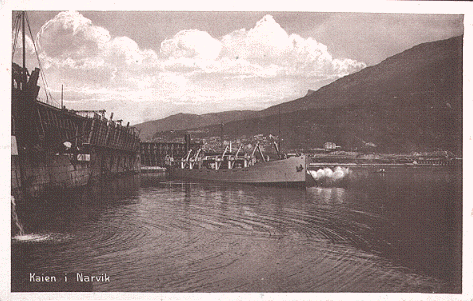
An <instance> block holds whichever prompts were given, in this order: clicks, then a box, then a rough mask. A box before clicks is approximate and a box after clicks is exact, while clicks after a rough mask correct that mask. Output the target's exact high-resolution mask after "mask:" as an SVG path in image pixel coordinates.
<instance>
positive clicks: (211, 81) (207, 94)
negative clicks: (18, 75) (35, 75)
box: [12, 11, 464, 124]
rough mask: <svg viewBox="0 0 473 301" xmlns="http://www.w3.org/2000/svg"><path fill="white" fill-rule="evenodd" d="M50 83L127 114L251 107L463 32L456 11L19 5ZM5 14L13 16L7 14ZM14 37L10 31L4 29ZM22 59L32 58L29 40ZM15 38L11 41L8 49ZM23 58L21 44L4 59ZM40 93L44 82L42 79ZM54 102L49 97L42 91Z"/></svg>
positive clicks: (68, 101) (75, 99) (78, 100)
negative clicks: (73, 8)
mask: <svg viewBox="0 0 473 301" xmlns="http://www.w3.org/2000/svg"><path fill="white" fill-rule="evenodd" d="M27 15H28V20H29V24H30V27H31V32H32V34H33V38H32V39H33V40H35V44H36V47H37V50H38V51H37V53H38V57H39V60H40V62H41V68H42V70H43V71H44V74H45V78H46V83H47V90H48V91H49V92H50V94H51V95H52V97H53V99H54V100H53V103H56V104H58V103H59V102H60V98H61V96H60V95H61V86H62V85H63V86H64V105H65V106H66V107H67V108H70V109H84V110H85V109H97V110H98V109H106V110H107V116H109V114H110V113H111V112H114V116H116V117H115V118H114V119H123V120H124V121H129V122H130V123H131V124H137V123H141V122H144V121H149V120H155V119H160V118H164V117H166V116H169V115H171V114H176V113H180V112H182V113H196V114H203V113H209V112H219V111H228V110H246V109H250V110H260V109H264V108H266V107H269V106H271V105H274V104H278V103H281V102H284V101H288V100H293V99H296V98H299V97H302V96H304V95H305V94H306V93H307V91H308V90H309V89H311V90H317V89H318V88H320V87H322V86H324V85H326V84H328V83H330V82H332V81H334V80H336V79H338V78H340V77H343V76H346V75H348V74H351V73H353V72H357V71H359V70H361V69H363V68H366V67H367V66H372V65H375V64H378V63H380V62H381V61H382V60H384V59H386V58H387V57H389V56H392V55H395V54H397V53H400V52H402V51H404V50H406V49H409V48H411V47H413V46H415V45H418V44H421V43H424V42H430V41H436V40H442V39H446V38H450V37H454V36H458V35H461V34H463V33H464V24H463V23H464V19H463V15H458V14H400V13H360V12H357V13H343V12H340V13H328V12H323V13H317V12H294V11H293V12H283V11H273V12H271V11H267V12H264V11H257V12H251V11H244V12H238V11H221V12H215V11H212V12H205V11H194V12H186V11H28V12H27ZM12 20H13V21H12V23H14V21H15V12H13V17H12ZM13 36H14V35H13ZM26 42H27V43H26V44H27V46H28V47H27V48H28V49H27V60H28V67H29V68H32V67H34V66H38V63H37V60H36V59H35V53H34V51H33V47H32V45H33V43H32V42H31V40H30V39H29V38H27V39H26ZM19 45H21V41H18V42H17V47H19ZM13 60H14V61H15V62H21V50H20V49H18V50H15V56H14V58H13ZM40 85H41V86H42V90H43V92H40V95H39V96H40V98H41V99H43V100H46V94H45V93H44V90H45V88H44V87H45V86H46V84H45V83H44V82H42V81H41V82H40ZM48 101H51V100H48Z"/></svg>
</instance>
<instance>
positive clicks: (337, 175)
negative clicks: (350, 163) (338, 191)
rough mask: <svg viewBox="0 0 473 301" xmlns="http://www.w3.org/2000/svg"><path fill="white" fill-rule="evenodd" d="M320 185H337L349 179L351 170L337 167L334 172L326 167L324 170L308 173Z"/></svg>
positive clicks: (309, 171)
mask: <svg viewBox="0 0 473 301" xmlns="http://www.w3.org/2000/svg"><path fill="white" fill-rule="evenodd" d="M307 172H308V173H309V174H310V175H311V176H312V178H313V179H314V180H315V182H316V183H317V184H318V185H336V184H338V183H340V182H341V181H342V180H346V179H348V177H349V175H350V174H351V170H350V169H349V168H347V167H340V166H337V167H335V168H334V169H333V170H332V169H330V168H328V167H325V168H323V169H318V170H317V171H315V170H308V171H307Z"/></svg>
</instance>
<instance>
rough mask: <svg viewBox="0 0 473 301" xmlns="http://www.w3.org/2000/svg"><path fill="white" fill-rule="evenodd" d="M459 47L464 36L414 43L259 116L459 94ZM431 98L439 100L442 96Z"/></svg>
mask: <svg viewBox="0 0 473 301" xmlns="http://www.w3.org/2000/svg"><path fill="white" fill-rule="evenodd" d="M462 47H463V36H460V37H455V38H451V39H447V40H442V41H437V42H430V43H424V44H420V45H417V46H415V47H413V48H411V49H408V50H406V51H404V52H402V53H399V54H397V55H394V56H392V57H389V58H387V59H386V60H384V61H382V62H381V63H379V64H377V65H375V66H371V67H367V68H365V69H363V70H360V71H358V72H357V73H354V74H351V75H348V76H345V77H343V78H340V79H338V80H336V81H334V82H333V83H331V84H329V85H327V86H324V87H322V88H320V89H319V90H317V91H315V92H312V91H309V93H308V94H307V95H306V96H304V97H302V98H299V99H296V100H293V101H289V102H285V103H282V104H279V105H276V106H272V107H269V108H267V109H265V110H263V111H261V112H260V116H267V115H274V114H278V111H279V110H281V112H286V113H288V112H293V111H298V110H301V109H313V108H334V107H342V106H348V105H351V104H354V105H370V104H372V103H380V102H386V101H388V102H390V99H389V98H390V97H396V96H399V95H403V96H406V95H408V94H411V93H414V94H423V95H433V94H434V93H440V94H441V95H443V96H448V95H450V94H451V93H454V94H455V95H456V96H458V91H459V90H461V87H462V80H461V76H462ZM388 95H389V96H388ZM437 96H439V95H437ZM422 99H424V97H420V98H417V100H418V101H422ZM433 99H435V100H436V101H441V102H442V100H441V99H442V97H434V98H433ZM414 101H415V100H414ZM450 104H451V103H450ZM437 105H439V104H437ZM451 105H453V104H451ZM457 105H460V106H461V98H457V99H456V101H455V106H457ZM457 109H458V108H457Z"/></svg>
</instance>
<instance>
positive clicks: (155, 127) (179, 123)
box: [135, 110, 256, 141]
mask: <svg viewBox="0 0 473 301" xmlns="http://www.w3.org/2000/svg"><path fill="white" fill-rule="evenodd" d="M255 113H256V112H255V111H249V110H247V111H226V112H221V113H209V114H202V115H197V114H183V113H179V114H175V115H171V116H169V117H166V118H163V119H159V120H154V121H148V122H144V123H140V124H137V125H135V127H136V128H137V129H138V130H139V131H140V139H141V140H142V141H147V140H151V139H152V137H153V135H154V134H156V132H166V131H176V130H185V129H193V128H200V127H205V126H208V125H212V124H220V123H222V122H229V121H234V120H242V119H246V118H251V117H253V116H255Z"/></svg>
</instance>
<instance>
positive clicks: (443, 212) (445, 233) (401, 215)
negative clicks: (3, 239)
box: [12, 169, 462, 292]
mask: <svg viewBox="0 0 473 301" xmlns="http://www.w3.org/2000/svg"><path fill="white" fill-rule="evenodd" d="M424 173H425V174H426V175H425V177H424V176H423V174H424ZM460 179H461V177H460ZM120 181H122V182H120ZM73 198H76V199H74V201H70V202H64V203H61V205H54V206H52V207H49V208H50V209H48V206H38V207H32V208H26V211H25V209H24V211H23V213H22V216H21V217H20V219H21V218H25V217H26V218H27V220H28V222H27V226H26V227H25V228H27V229H28V230H29V233H46V234H48V235H51V234H53V233H56V234H61V235H68V237H69V239H67V240H61V242H60V243H44V242H43V243H26V244H25V243H23V242H16V243H14V244H13V246H12V254H13V257H14V258H13V259H12V262H13V265H12V275H13V279H14V280H15V281H14V283H12V285H13V286H12V287H13V288H14V290H20V291H21V290H25V288H26V289H28V287H29V286H28V283H25V278H24V275H25V273H27V272H29V271H35V272H43V271H49V272H55V273H69V272H73V271H78V272H80V271H82V272H89V273H108V274H109V275H110V276H111V278H112V279H113V281H112V282H111V283H107V284H104V283H97V284H94V285H93V286H92V287H87V288H86V289H89V290H93V291H135V292H147V291H153V292H194V291H199V292H255V291H258V292H301V291H302V292H358V291H363V292H365V291H366V292H368V291H374V292H460V291H461V207H462V206H461V180H458V178H457V177H455V174H452V173H451V171H448V170H444V171H443V172H440V171H439V170H436V171H432V170H423V169H419V170H413V169H410V170H404V169H403V170H401V169H396V170H392V169H391V170H386V172H385V173H384V174H383V175H381V174H377V173H373V172H372V171H369V170H359V171H356V170H355V171H353V178H351V179H350V181H349V182H348V183H347V185H345V186H344V187H343V188H339V187H310V188H308V189H306V190H304V189H291V188H287V189H285V188H275V187H258V186H250V185H231V184H216V183H182V182H169V181H166V179H164V178H160V177H154V178H153V177H148V178H144V177H143V178H142V179H141V180H140V179H131V180H130V179H129V180H119V181H118V182H114V183H107V184H106V185H103V186H102V187H95V188H93V189H92V190H89V191H84V193H83V194H82V195H81V196H79V195H78V196H74V197H73ZM71 200H72V199H71ZM53 208H54V210H53ZM28 230H27V232H28Z"/></svg>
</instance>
